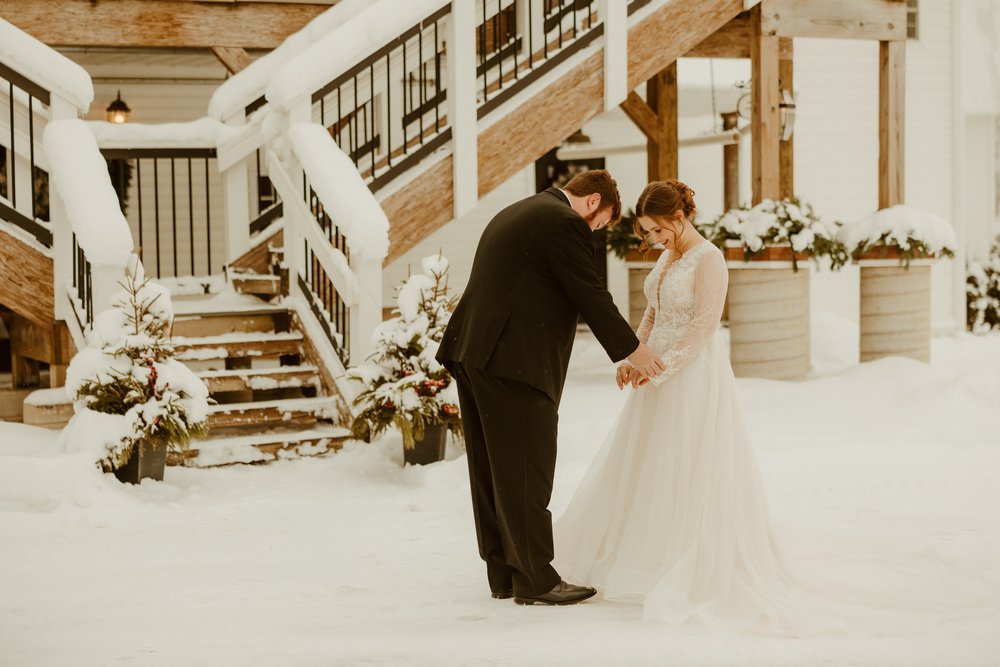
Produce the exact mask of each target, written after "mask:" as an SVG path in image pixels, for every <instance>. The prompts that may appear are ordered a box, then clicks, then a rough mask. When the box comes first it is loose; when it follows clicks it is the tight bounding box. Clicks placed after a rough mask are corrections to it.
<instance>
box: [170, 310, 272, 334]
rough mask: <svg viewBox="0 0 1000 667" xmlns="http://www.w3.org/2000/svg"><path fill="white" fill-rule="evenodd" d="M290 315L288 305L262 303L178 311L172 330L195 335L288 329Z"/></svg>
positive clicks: (177, 332)
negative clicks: (215, 309)
mask: <svg viewBox="0 0 1000 667" xmlns="http://www.w3.org/2000/svg"><path fill="white" fill-rule="evenodd" d="M290 319H291V315H290V314H289V312H288V310H287V309H286V308H282V307H280V306H268V305H267V304H265V303H259V304H258V305H257V307H256V308H246V309H240V310H225V311H217V312H190V313H184V314H181V315H176V316H175V317H174V326H173V329H172V333H173V335H174V336H175V337H182V338H191V337H204V336H221V335H224V334H227V333H247V332H270V331H275V332H285V331H288V329H289V321H290Z"/></svg>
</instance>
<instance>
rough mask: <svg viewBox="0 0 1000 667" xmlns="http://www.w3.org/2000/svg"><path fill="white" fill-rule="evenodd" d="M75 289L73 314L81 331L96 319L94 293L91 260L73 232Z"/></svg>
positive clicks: (85, 329)
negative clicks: (88, 259)
mask: <svg viewBox="0 0 1000 667" xmlns="http://www.w3.org/2000/svg"><path fill="white" fill-rule="evenodd" d="M73 290H74V291H75V292H76V302H75V303H74V304H73V314H74V315H76V322H77V324H79V325H80V331H87V329H88V328H89V327H90V323H91V322H93V321H94V293H93V285H92V278H91V270H90V262H89V261H87V256H86V255H85V254H84V252H83V248H81V247H80V245H79V244H78V243H77V242H76V234H73ZM81 310H82V311H83V312H82V313H81V312H80V311H81ZM81 315H82V316H83V318H82V319H81Z"/></svg>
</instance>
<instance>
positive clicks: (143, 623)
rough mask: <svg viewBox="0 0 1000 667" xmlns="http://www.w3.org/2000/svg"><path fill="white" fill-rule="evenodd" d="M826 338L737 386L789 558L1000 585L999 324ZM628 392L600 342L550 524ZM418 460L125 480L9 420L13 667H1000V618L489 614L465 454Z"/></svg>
mask: <svg viewBox="0 0 1000 667" xmlns="http://www.w3.org/2000/svg"><path fill="white" fill-rule="evenodd" d="M814 324H816V325H817V326H814V330H815V331H816V332H817V333H816V339H815V341H814V347H815V348H816V350H815V355H814V361H815V366H816V372H815V373H814V376H813V377H812V378H811V379H810V380H808V381H806V382H802V383H782V382H773V381H765V380H740V381H739V387H740V390H741V394H742V397H743V400H744V408H745V409H746V411H747V414H748V418H749V421H750V425H751V428H752V431H753V434H754V437H755V441H756V445H757V447H758V449H759V451H760V459H761V466H762V469H763V473H764V478H765V482H766V484H767V486H768V493H769V498H770V501H771V509H772V513H773V515H774V519H775V523H776V525H777V526H778V528H779V530H780V531H781V535H782V536H783V538H784V539H785V541H786V543H787V544H790V545H793V546H796V547H799V548H801V547H803V546H805V547H806V550H807V548H808V546H809V545H808V544H805V545H804V544H803V543H806V542H808V540H809V539H810V538H809V536H811V535H823V536H825V537H834V538H843V539H849V540H852V541H855V542H864V541H866V540H871V541H872V542H873V543H878V544H891V545H892V546H893V547H894V548H898V549H900V550H902V551H912V552H925V551H933V552H934V553H937V554H941V555H942V556H944V557H946V558H947V559H949V560H951V561H952V562H956V563H962V564H963V565H964V567H966V568H967V569H968V570H969V571H970V572H974V573H976V574H977V576H981V577H983V578H984V579H985V580H987V581H990V582H1000V483H998V481H1000V335H996V334H994V335H991V336H986V337H972V336H959V337H956V338H943V339H938V340H935V341H934V348H933V359H934V361H933V363H932V364H931V365H930V366H926V365H924V364H921V363H918V362H914V361H909V360H903V359H886V360H882V361H879V362H875V363H870V364H865V365H863V366H856V365H853V364H851V363H850V358H851V355H852V354H855V355H856V352H857V346H856V342H852V341H856V340H857V333H856V332H857V329H856V327H854V328H853V329H852V327H851V326H850V325H847V324H845V323H843V322H840V321H838V320H834V319H829V318H828V319H825V320H822V321H819V322H817V323H814ZM852 336H853V337H852ZM625 396H626V394H625V393H620V392H619V391H618V390H617V388H616V387H615V386H614V382H613V379H612V375H611V370H610V364H609V363H608V362H607V359H606V358H605V357H604V355H603V352H602V351H601V350H600V348H599V347H598V346H597V345H596V344H595V343H594V341H593V340H592V339H589V338H587V337H581V338H580V340H578V343H577V348H576V352H575V356H574V359H573V364H572V369H571V378H570V380H569V383H568V387H567V391H566V395H565V397H564V402H563V411H562V418H561V423H560V455H559V463H558V470H557V473H556V489H555V496H554V499H553V504H552V510H553V514H554V515H555V516H558V514H559V513H560V512H561V511H562V509H563V508H564V507H565V505H566V503H567V502H568V501H569V498H570V496H571V494H572V492H573V490H574V488H575V486H576V484H577V483H578V482H579V480H580V478H581V477H582V476H583V474H584V472H585V470H586V468H587V466H588V464H589V463H590V460H591V459H592V457H593V456H594V454H595V452H596V451H597V449H598V447H599V446H600V445H601V441H602V438H603V436H604V434H605V433H606V432H607V430H608V429H609V428H610V426H611V424H612V422H613V420H614V418H615V415H616V414H617V412H618V410H619V408H620V406H621V404H622V403H623V402H624V400H625ZM400 447H401V445H400V442H399V439H398V436H395V437H388V438H386V439H384V440H383V441H381V442H379V443H376V444H374V445H368V446H366V445H362V444H357V445H354V446H349V447H347V448H346V450H345V451H343V452H341V453H339V454H336V455H332V456H329V457H326V458H314V459H301V460H292V461H283V462H279V463H276V464H273V465H269V466H263V467H254V466H233V467H227V468H219V469H209V470H194V469H176V468H170V469H168V470H167V479H166V481H165V482H163V483H159V484H157V483H146V484H143V485H142V486H140V487H126V486H122V485H119V484H118V483H116V482H115V481H114V480H113V478H111V477H110V476H109V477H107V478H103V477H102V476H101V475H99V474H98V473H97V472H96V470H95V469H93V468H92V467H91V466H90V465H89V464H88V463H87V462H86V461H84V460H83V459H81V458H79V457H73V456H67V455H61V454H58V452H57V449H58V447H57V445H56V443H55V439H54V434H52V433H51V432H47V431H42V430H39V429H33V428H31V427H25V426H21V425H16V424H0V535H2V538H0V664H2V665H114V664H124V663H128V664H140V665H236V664H238V665H356V664H391V665H404V664H405V665H423V664H428V665H430V664H433V665H451V664H560V665H561V664H578V665H654V664H655V665H741V666H754V665H760V666H765V665H766V666H768V667H772V666H779V665H789V666H791V665H794V666H797V667H799V666H814V665H878V666H879V667H886V666H893V665H900V666H902V665H906V666H907V667H914V666H923V665H926V666H942V667H943V666H948V667H951V666H961V667H975V666H987V665H1000V633H998V632H997V630H998V629H1000V611H990V612H986V613H983V614H980V615H978V616H973V617H967V618H963V619H960V620H956V621H953V622H948V623H942V624H938V625H935V626H934V627H932V628H931V629H929V630H928V629H922V630H920V631H919V632H917V631H914V632H908V633H905V634H900V635H893V636H872V637H866V638H845V637H835V636H830V637H820V638H808V639H783V638H774V637H764V636H721V635H718V634H714V633H713V632H711V631H708V630H706V629H702V628H699V627H697V626H683V627H668V626H664V625H660V624H656V623H643V622H642V621H641V620H640V610H639V609H638V608H637V607H632V606H628V605H622V604H610V603H606V602H602V601H599V600H595V601H591V602H588V603H586V604H583V605H579V606H576V607H567V608H542V607H518V606H516V605H514V604H513V602H512V601H510V600H506V601H499V600H493V599H491V598H490V597H489V591H488V589H487V587H486V582H485V576H484V568H483V565H482V563H481V562H480V560H479V558H478V556H477V553H476V546H475V537H474V531H473V523H472V516H471V511H470V504H469V498H468V481H467V477H466V468H465V460H464V457H462V455H461V453H460V452H459V451H457V450H455V451H451V452H450V460H448V461H446V462H443V463H439V464H436V465H433V466H430V467H427V468H423V469H414V468H408V469H402V468H401V467H400V462H401V458H402V454H401V451H400ZM800 550H801V549H800ZM793 551H794V550H793Z"/></svg>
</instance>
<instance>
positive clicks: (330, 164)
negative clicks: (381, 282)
mask: <svg viewBox="0 0 1000 667" xmlns="http://www.w3.org/2000/svg"><path fill="white" fill-rule="evenodd" d="M288 138H289V140H290V141H291V145H292V150H293V151H294V152H295V155H296V157H298V159H299V161H300V162H301V163H302V166H303V167H304V168H305V171H306V174H310V175H312V178H310V179H309V181H310V185H312V187H313V189H314V190H315V191H316V194H317V195H318V196H319V199H320V201H321V202H322V203H323V208H324V209H325V210H326V212H327V214H329V216H330V218H331V219H332V220H333V222H334V223H335V224H336V225H337V226H338V227H340V230H341V231H342V232H343V233H344V236H346V237H347V244H348V245H349V246H350V249H351V256H352V257H357V258H358V259H365V260H378V261H381V260H382V259H383V258H385V256H386V255H387V254H388V253H389V219H388V218H387V217H386V216H385V212H384V211H383V210H382V207H381V206H379V205H378V202H377V201H376V200H375V196H374V195H373V194H372V193H371V190H369V189H368V186H367V185H365V182H364V180H363V179H362V178H361V174H359V173H358V169H357V167H355V166H354V163H353V162H352V161H351V159H350V158H349V157H347V155H345V154H344V152H343V151H341V150H340V148H339V147H338V146H337V143H336V142H335V141H334V140H333V137H331V136H330V134H329V133H328V132H327V131H326V130H325V129H324V128H323V127H322V126H321V125H317V124H315V123H295V124H293V125H292V127H291V128H290V129H289V130H288ZM317 175H322V178H316V176H317Z"/></svg>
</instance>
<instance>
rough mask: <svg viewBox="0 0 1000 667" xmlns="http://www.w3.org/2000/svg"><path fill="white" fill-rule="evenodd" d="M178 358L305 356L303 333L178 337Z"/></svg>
mask: <svg viewBox="0 0 1000 667" xmlns="http://www.w3.org/2000/svg"><path fill="white" fill-rule="evenodd" d="M173 342H174V346H175V348H176V349H177V359H179V360H180V361H208V360H215V359H227V358H230V357H271V356H279V355H282V354H301V352H302V342H303V341H302V332H300V331H288V332H283V333H269V334H264V333H259V332H258V333H250V334H238V333H234V334H228V335H222V336H202V337H194V338H185V337H176V336H175V337H174V341H173Z"/></svg>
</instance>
